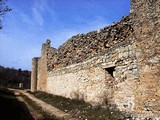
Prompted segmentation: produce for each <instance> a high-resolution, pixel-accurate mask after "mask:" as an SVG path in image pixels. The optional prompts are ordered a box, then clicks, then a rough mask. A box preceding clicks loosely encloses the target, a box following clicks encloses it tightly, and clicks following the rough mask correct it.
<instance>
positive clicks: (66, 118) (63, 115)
mask: <svg viewBox="0 0 160 120" xmlns="http://www.w3.org/2000/svg"><path fill="white" fill-rule="evenodd" d="M10 90H12V91H14V92H15V93H16V94H20V93H21V94H23V95H25V96H27V97H28V98H29V99H31V100H32V101H34V102H35V103H36V104H37V105H38V106H40V107H41V108H42V109H43V110H44V111H46V112H47V113H49V114H50V115H51V116H55V117H56V118H58V119H63V120H78V119H77V118H71V117H70V114H68V113H65V112H63V111H61V110H59V109H58V108H56V107H54V106H52V105H50V104H47V103H46V102H43V101H42V100H40V99H38V98H36V97H34V96H33V95H31V94H29V93H27V92H26V91H25V90H17V89H10ZM19 99H21V100H23V99H22V98H19ZM23 101H24V100H23ZM25 103H26V101H25ZM26 104H27V103H26ZM28 106H29V105H28ZM29 107H30V110H31V114H36V116H40V115H38V113H34V112H35V111H34V110H33V109H31V108H32V107H31V106H29Z"/></svg>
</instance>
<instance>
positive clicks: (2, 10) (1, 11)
mask: <svg viewBox="0 0 160 120" xmlns="http://www.w3.org/2000/svg"><path fill="white" fill-rule="evenodd" d="M6 2H7V0H0V30H1V29H2V18H3V17H4V15H5V14H6V13H7V12H9V11H11V10H12V9H10V8H9V7H8V6H6Z"/></svg>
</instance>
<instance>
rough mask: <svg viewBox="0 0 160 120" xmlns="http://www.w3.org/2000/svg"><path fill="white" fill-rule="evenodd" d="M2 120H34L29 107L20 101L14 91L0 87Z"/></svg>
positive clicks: (0, 115) (0, 116)
mask: <svg viewBox="0 0 160 120" xmlns="http://www.w3.org/2000/svg"><path fill="white" fill-rule="evenodd" d="M0 119H1V120H34V118H33V117H32V116H31V114H30V112H29V110H28V108H27V106H26V105H25V104H24V103H23V102H20V101H18V100H17V99H16V98H15V95H14V93H13V92H12V91H9V90H8V89H6V88H2V87H0Z"/></svg>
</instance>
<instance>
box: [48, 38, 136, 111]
mask: <svg viewBox="0 0 160 120" xmlns="http://www.w3.org/2000/svg"><path fill="white" fill-rule="evenodd" d="M135 44H136V43H135V40H134V39H132V40H130V41H124V42H122V43H121V44H117V45H115V46H114V47H112V48H111V49H108V50H107V51H104V52H103V53H101V54H99V55H96V56H94V57H92V58H91V59H89V60H86V61H84V62H82V63H78V64H73V65H70V66H67V67H64V68H60V69H57V70H53V71H51V72H49V74H48V78H47V92H49V93H52V94H55V95H60V96H64V97H68V98H71V99H83V100H85V101H86V102H90V103H92V104H93V105H102V106H107V105H111V104H112V105H111V106H113V105H115V104H116V105H118V108H119V109H120V110H131V109H133V107H134V105H133V104H132V105H131V103H134V94H133V93H134V89H128V88H132V86H129V85H132V84H131V83H132V82H133V83H134V81H136V80H137V79H138V78H139V73H138V64H137V61H136V50H135ZM130 80H132V81H130ZM127 81H129V82H130V84H129V82H127ZM53 85H54V87H53ZM120 89H121V91H120V92H118V91H119V90H120ZM129 93H131V94H130V95H128V94H129ZM122 95H123V98H122ZM119 97H120V98H121V99H119ZM124 106H127V107H126V108H124Z"/></svg>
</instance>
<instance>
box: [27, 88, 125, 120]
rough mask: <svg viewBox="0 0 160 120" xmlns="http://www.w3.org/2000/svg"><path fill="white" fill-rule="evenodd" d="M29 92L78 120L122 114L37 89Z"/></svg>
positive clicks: (110, 118)
mask: <svg viewBox="0 0 160 120" xmlns="http://www.w3.org/2000/svg"><path fill="white" fill-rule="evenodd" d="M29 93H31V94H33V95H34V96H35V97H37V98H39V99H41V100H43V101H45V102H46V103H49V104H51V105H53V106H55V107H57V108H59V109H61V110H62V111H65V112H67V113H69V114H71V116H72V117H77V118H79V119H80V120H120V118H121V116H122V113H121V112H119V111H115V110H112V111H111V110H109V109H107V108H106V109H104V108H101V107H100V106H97V107H92V106H91V104H89V103H86V102H84V101H83V100H76V99H69V98H64V97H61V96H55V95H52V94H48V93H45V92H39V91H37V92H29Z"/></svg>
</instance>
